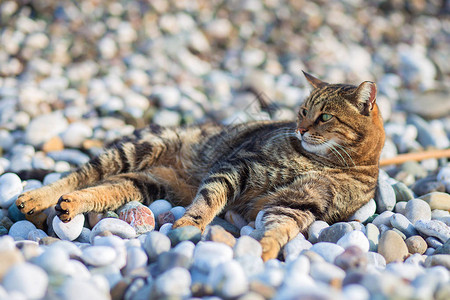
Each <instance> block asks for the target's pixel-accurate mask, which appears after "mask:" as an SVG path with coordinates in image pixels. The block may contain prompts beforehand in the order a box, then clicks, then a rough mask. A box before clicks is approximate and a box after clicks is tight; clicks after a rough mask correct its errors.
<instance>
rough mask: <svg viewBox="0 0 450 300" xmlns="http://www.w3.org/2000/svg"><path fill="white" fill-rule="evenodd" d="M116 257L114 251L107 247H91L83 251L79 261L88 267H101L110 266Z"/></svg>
mask: <svg viewBox="0 0 450 300" xmlns="http://www.w3.org/2000/svg"><path fill="white" fill-rule="evenodd" d="M116 257H117V254H116V251H115V250H114V249H113V248H111V247H107V246H91V247H87V248H85V249H83V254H82V255H81V259H82V260H83V261H84V262H85V263H86V264H88V265H91V266H94V267H102V266H107V265H110V264H111V263H112V262H113V261H114V260H115V259H116Z"/></svg>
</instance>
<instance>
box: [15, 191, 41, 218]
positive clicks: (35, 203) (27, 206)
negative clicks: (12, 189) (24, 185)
mask: <svg viewBox="0 0 450 300" xmlns="http://www.w3.org/2000/svg"><path fill="white" fill-rule="evenodd" d="M42 196H43V195H41V193H40V192H39V190H34V191H29V192H26V193H23V194H22V195H20V196H19V197H18V198H17V200H16V206H17V208H18V209H19V210H20V211H21V212H22V213H23V214H25V215H27V216H31V215H33V214H38V213H40V212H42V211H43V210H44V209H46V208H47V205H46V202H47V201H45V198H43V197H42Z"/></svg>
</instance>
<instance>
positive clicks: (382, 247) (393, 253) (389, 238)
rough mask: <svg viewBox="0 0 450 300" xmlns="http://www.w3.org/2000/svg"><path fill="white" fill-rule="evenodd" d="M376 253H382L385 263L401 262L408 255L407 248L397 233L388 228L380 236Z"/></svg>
mask: <svg viewBox="0 0 450 300" xmlns="http://www.w3.org/2000/svg"><path fill="white" fill-rule="evenodd" d="M378 253H379V254H381V255H383V257H384V258H385V259H386V263H390V262H394V261H400V262H403V261H404V260H405V258H406V257H407V256H408V248H407V247H406V244H405V242H404V241H403V239H402V237H401V236H400V235H399V234H397V233H396V232H394V231H393V230H388V231H386V232H385V233H383V234H382V235H381V237H380V241H379V243H378Z"/></svg>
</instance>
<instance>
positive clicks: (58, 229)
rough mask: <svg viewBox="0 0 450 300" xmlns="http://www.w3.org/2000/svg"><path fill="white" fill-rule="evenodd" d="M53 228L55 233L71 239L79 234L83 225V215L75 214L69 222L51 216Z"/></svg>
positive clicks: (63, 238) (60, 236)
mask: <svg viewBox="0 0 450 300" xmlns="http://www.w3.org/2000/svg"><path fill="white" fill-rule="evenodd" d="M52 224H53V230H54V231H55V233H56V235H57V236H58V237H59V238H60V239H62V240H66V241H73V240H75V239H76V238H77V237H79V236H80V234H81V231H82V230H83V225H84V215H83V214H79V215H76V216H75V217H74V218H73V219H72V220H70V222H67V223H63V222H62V221H61V219H60V218H58V217H54V218H53V222H52Z"/></svg>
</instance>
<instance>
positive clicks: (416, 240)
mask: <svg viewBox="0 0 450 300" xmlns="http://www.w3.org/2000/svg"><path fill="white" fill-rule="evenodd" d="M405 243H406V247H408V252H409V253H411V254H416V253H418V254H424V253H425V251H427V242H426V241H425V240H424V239H423V238H422V237H421V236H420V235H413V236H410V237H409V238H407V239H406V240H405Z"/></svg>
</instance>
